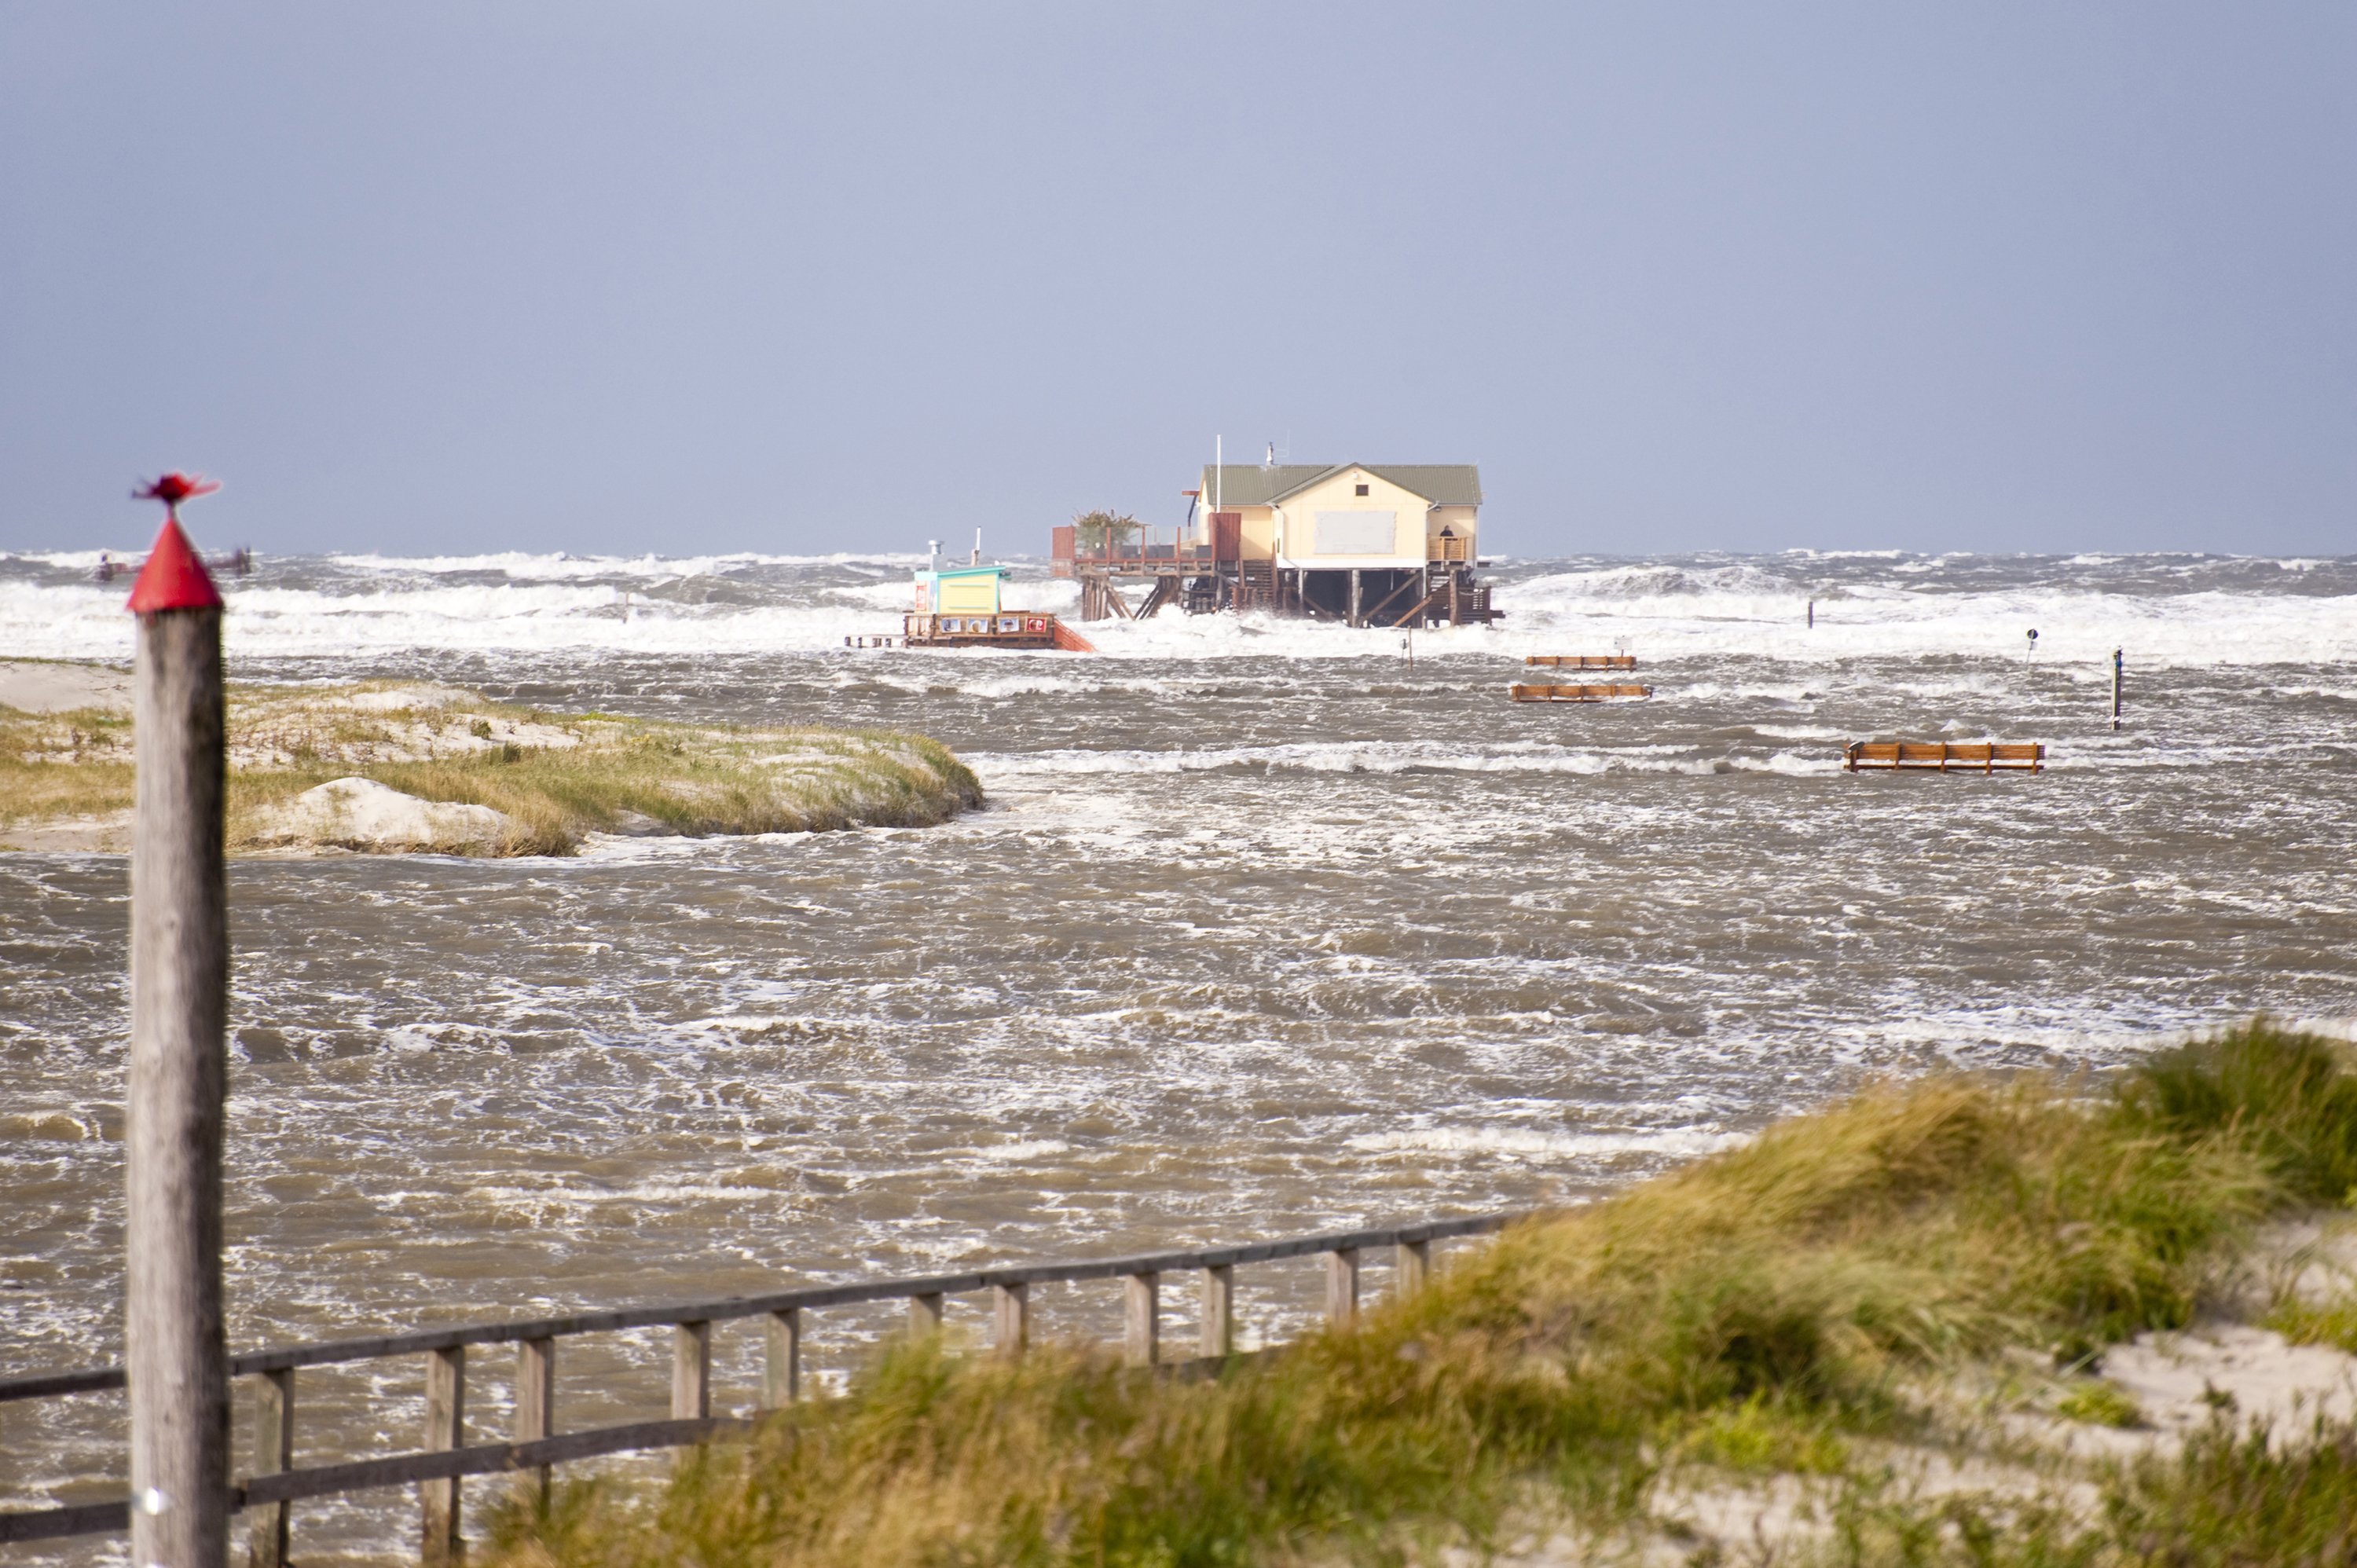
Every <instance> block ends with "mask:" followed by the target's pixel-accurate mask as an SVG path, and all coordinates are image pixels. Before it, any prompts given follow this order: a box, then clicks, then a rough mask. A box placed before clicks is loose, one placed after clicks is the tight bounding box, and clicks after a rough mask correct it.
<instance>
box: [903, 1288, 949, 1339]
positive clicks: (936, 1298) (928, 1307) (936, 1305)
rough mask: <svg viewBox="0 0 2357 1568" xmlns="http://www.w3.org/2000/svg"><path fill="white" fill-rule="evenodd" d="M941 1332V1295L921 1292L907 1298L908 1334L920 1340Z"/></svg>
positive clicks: (933, 1292)
mask: <svg viewBox="0 0 2357 1568" xmlns="http://www.w3.org/2000/svg"><path fill="white" fill-rule="evenodd" d="M941 1331H942V1293H941V1292H939V1291H937V1290H936V1291H923V1292H920V1293H919V1294H916V1295H912V1296H910V1297H909V1335H910V1337H914V1338H918V1339H922V1338H923V1337H925V1336H926V1335H928V1334H939V1333H940V1332H941Z"/></svg>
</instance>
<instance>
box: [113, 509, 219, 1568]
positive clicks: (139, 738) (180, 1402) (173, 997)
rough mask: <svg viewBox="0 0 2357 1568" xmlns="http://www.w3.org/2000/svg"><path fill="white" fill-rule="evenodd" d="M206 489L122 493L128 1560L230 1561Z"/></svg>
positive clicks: (170, 1565) (147, 1564)
mask: <svg viewBox="0 0 2357 1568" xmlns="http://www.w3.org/2000/svg"><path fill="white" fill-rule="evenodd" d="M220 488H221V487H220V486H218V485H215V484H210V483H208V482H206V481H205V480H204V479H203V478H189V477H188V476H185V475H181V474H167V475H165V476H164V477H163V478H160V479H158V480H156V482H155V483H154V484H153V485H150V486H148V487H147V488H146V489H143V490H140V491H139V492H137V493H138V495H139V496H140V497H141V498H142V499H150V500H160V501H162V502H163V503H164V508H165V515H164V527H163V530H162V532H159V533H157V534H156V547H155V548H154V549H153V550H151V551H150V552H148V555H147V564H146V565H145V567H143V568H142V569H141V570H140V573H139V579H138V581H137V582H136V583H135V585H133V587H132V590H131V604H130V607H131V609H132V611H133V612H134V613H135V614H136V615H137V616H138V618H139V672H138V677H137V683H136V698H135V702H136V707H135V716H134V730H133V737H134V742H135V746H136V753H135V755H136V758H137V804H136V807H135V813H134V819H133V828H132V848H131V1073H130V1086H129V1096H128V1099H129V1105H128V1116H127V1125H126V1129H125V1131H126V1138H125V1143H126V1144H127V1145H128V1147H127V1153H126V1157H125V1165H126V1177H127V1179H126V1187H127V1188H128V1192H127V1196H128V1198H129V1203H128V1206H127V1213H126V1223H125V1225H124V1261H125V1264H126V1267H125V1271H124V1273H125V1290H124V1365H125V1367H126V1368H127V1369H128V1371H129V1374H130V1377H129V1382H130V1393H131V1562H132V1563H133V1565H134V1568H226V1564H227V1563H228V1558H229V1414H230V1412H229V1367H228V1343H227V1339H226V1337H225V1335H224V1331H223V1326H222V1304H221V1123H222V1101H223V1095H224V1090H225V1087H226V1081H227V1078H228V1069H227V1064H226V1055H225V1043H224V1038H223V1036H224V1031H225V1029H226V1027H227V1025H228V1015H229V901H228V893H227V888H226V885H225V883H224V880H223V876H222V869H221V847H222V846H221V837H222V823H221V804H222V796H223V793H224V790H225V786H226V779H225V771H226V768H227V749H226V745H225V738H226V737H225V736H224V733H223V726H224V714H223V710H222V693H221V594H220V592H219V590H217V589H216V588H215V587H214V586H213V582H212V578H211V576H210V575H208V574H207V573H206V571H205V566H204V563H203V562H202V561H200V560H199V559H198V557H197V553H196V552H195V551H194V550H193V549H191V548H190V547H189V544H188V535H187V534H185V533H183V532H180V516H179V510H180V503H181V502H182V501H184V500H187V499H188V498H189V497H191V496H200V495H205V494H207V493H209V492H210V491H212V490H215V489H220Z"/></svg>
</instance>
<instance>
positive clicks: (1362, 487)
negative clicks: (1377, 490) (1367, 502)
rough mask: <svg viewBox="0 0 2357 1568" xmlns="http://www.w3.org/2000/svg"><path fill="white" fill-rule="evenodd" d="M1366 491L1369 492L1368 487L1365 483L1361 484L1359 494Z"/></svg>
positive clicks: (1363, 493)
mask: <svg viewBox="0 0 2357 1568" xmlns="http://www.w3.org/2000/svg"><path fill="white" fill-rule="evenodd" d="M1366 493H1367V487H1366V486H1364V485H1361V486H1360V487H1359V494H1361V495H1365V494H1366Z"/></svg>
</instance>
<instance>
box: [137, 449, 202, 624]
mask: <svg viewBox="0 0 2357 1568" xmlns="http://www.w3.org/2000/svg"><path fill="white" fill-rule="evenodd" d="M217 489H221V484H220V481H218V480H214V479H208V478H205V477H204V476H203V475H202V474H195V475H190V474H167V475H165V476H164V477H163V478H160V479H158V480H156V482H155V483H154V484H152V485H149V486H148V487H147V488H146V489H143V490H138V491H135V492H134V493H135V495H136V496H137V497H138V498H139V499H143V500H158V501H162V502H163V503H164V526H163V529H162V530H161V532H158V533H157V534H156V547H155V548H154V549H152V550H150V551H148V552H147V564H145V566H142V567H141V568H139V579H138V581H136V582H135V583H133V584H132V585H131V605H130V607H131V612H132V613H133V614H134V615H143V616H144V615H153V614H155V613H156V611H157V610H217V609H219V608H221V590H220V589H219V588H216V587H214V586H213V578H212V574H211V573H210V572H208V571H206V570H205V564H204V562H202V561H201V560H199V559H198V557H197V553H196V551H195V549H194V548H193V547H191V546H190V545H189V543H188V535H187V534H186V533H183V532H181V531H180V503H181V502H182V501H184V500H187V499H188V498H189V497H191V496H209V495H210V494H212V493H213V491H215V490H217Z"/></svg>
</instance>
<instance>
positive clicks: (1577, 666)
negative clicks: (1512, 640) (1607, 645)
mask: <svg viewBox="0 0 2357 1568" xmlns="http://www.w3.org/2000/svg"><path fill="white" fill-rule="evenodd" d="M1523 663H1525V664H1557V665H1561V666H1562V667H1563V668H1565V669H1566V670H1634V669H1635V668H1637V656H1636V655H1635V654H1633V653H1534V654H1532V655H1531V656H1530V657H1528V658H1527V659H1524V660H1523Z"/></svg>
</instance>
